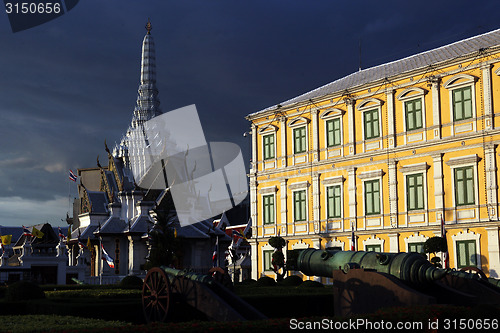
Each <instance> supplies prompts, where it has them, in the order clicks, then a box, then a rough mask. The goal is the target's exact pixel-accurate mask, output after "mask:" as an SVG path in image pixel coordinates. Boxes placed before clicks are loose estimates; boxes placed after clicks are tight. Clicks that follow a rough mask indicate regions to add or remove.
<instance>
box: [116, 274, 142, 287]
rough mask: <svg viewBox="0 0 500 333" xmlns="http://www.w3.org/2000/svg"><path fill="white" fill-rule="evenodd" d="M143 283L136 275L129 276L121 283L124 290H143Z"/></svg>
mask: <svg viewBox="0 0 500 333" xmlns="http://www.w3.org/2000/svg"><path fill="white" fill-rule="evenodd" d="M142 284H143V281H142V279H141V278H140V277H138V276H136V275H127V276H125V277H124V278H123V279H122V280H121V281H120V287H122V288H142Z"/></svg>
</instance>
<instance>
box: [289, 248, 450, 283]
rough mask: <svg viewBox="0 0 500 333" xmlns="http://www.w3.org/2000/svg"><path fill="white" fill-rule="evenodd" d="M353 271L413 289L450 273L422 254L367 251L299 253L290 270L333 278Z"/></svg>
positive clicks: (306, 250) (308, 250) (315, 250)
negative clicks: (335, 273) (393, 279)
mask: <svg viewBox="0 0 500 333" xmlns="http://www.w3.org/2000/svg"><path fill="white" fill-rule="evenodd" d="M352 268H363V269H368V270H375V271H377V272H380V273H386V274H390V275H392V276H394V277H397V278H398V279H400V280H402V281H405V282H407V283H410V284H412V285H425V284H428V283H430V282H432V281H435V280H439V279H441V278H443V277H444V276H445V275H446V271H445V270H442V269H439V268H436V267H434V266H432V264H431V263H430V262H429V261H427V260H426V259H425V258H424V257H423V256H421V255H420V254H418V253H376V252H365V251H329V250H317V249H305V250H299V254H298V256H297V258H296V261H295V262H293V260H292V263H291V264H289V265H288V269H292V270H296V271H301V272H302V273H304V274H305V275H314V276H322V277H330V278H331V277H333V271H334V270H342V271H343V272H344V273H346V272H347V271H348V270H349V269H352Z"/></svg>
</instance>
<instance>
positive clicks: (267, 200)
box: [262, 195, 274, 224]
mask: <svg viewBox="0 0 500 333" xmlns="http://www.w3.org/2000/svg"><path fill="white" fill-rule="evenodd" d="M262 201H263V209H264V212H263V219H264V221H263V222H264V224H273V223H274V195H265V196H263V197H262Z"/></svg>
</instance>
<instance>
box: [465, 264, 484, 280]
mask: <svg viewBox="0 0 500 333" xmlns="http://www.w3.org/2000/svg"><path fill="white" fill-rule="evenodd" d="M460 270H461V271H462V272H474V273H476V274H477V275H479V277H480V278H482V279H485V280H488V277H487V276H486V274H484V272H483V271H482V270H480V269H479V268H477V267H476V266H468V267H462V268H460Z"/></svg>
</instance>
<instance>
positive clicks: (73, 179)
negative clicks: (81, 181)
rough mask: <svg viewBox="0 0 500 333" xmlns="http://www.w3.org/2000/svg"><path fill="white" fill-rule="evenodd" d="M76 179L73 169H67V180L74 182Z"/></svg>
mask: <svg viewBox="0 0 500 333" xmlns="http://www.w3.org/2000/svg"><path fill="white" fill-rule="evenodd" d="M77 179H78V177H77V175H75V174H74V173H73V171H72V170H71V169H70V170H69V180H72V181H74V182H76V180H77Z"/></svg>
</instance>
